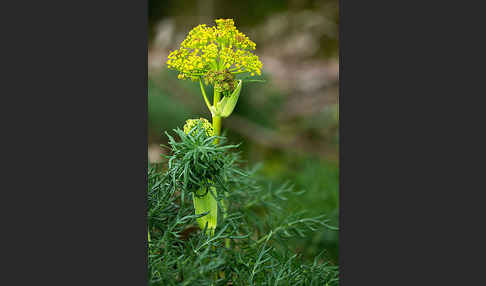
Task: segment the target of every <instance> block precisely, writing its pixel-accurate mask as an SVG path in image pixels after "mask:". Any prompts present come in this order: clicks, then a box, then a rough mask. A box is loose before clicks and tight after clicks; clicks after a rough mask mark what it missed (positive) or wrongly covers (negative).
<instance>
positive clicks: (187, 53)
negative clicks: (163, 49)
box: [167, 19, 262, 79]
mask: <svg viewBox="0 0 486 286" xmlns="http://www.w3.org/2000/svg"><path fill="white" fill-rule="evenodd" d="M215 22H216V26H213V27H208V26H206V25H205V24H202V25H198V26H197V27H195V28H194V29H192V30H191V31H190V32H189V34H188V35H187V37H186V39H184V41H182V43H181V46H180V48H179V49H178V50H175V51H172V52H171V53H170V54H169V56H168V60H167V65H168V67H169V69H173V70H176V71H178V72H179V79H194V78H195V77H202V78H204V79H206V77H207V76H208V75H210V74H211V73H210V72H223V71H224V72H230V73H233V74H234V73H242V72H248V73H251V74H252V75H254V73H257V74H259V75H260V74H261V72H260V70H261V68H262V63H261V62H260V60H259V59H258V56H256V55H255V54H253V53H252V51H253V50H255V47H256V44H255V43H254V42H253V41H251V40H250V39H249V38H248V37H247V36H245V35H244V34H243V33H241V32H240V31H238V30H237V29H236V27H235V23H234V21H233V19H217V20H216V21H215Z"/></svg>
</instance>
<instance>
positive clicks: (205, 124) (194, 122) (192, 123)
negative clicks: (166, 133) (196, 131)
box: [184, 117, 214, 137]
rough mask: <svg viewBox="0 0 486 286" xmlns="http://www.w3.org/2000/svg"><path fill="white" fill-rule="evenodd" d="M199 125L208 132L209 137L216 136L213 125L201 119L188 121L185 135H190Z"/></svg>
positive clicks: (185, 125) (185, 126)
mask: <svg viewBox="0 0 486 286" xmlns="http://www.w3.org/2000/svg"><path fill="white" fill-rule="evenodd" d="M198 124H201V125H202V127H203V128H204V131H205V132H206V135H207V136H209V137H210V136H214V130H213V125H212V124H211V123H210V122H209V121H208V120H207V119H206V118H202V117H201V118H199V119H188V120H187V121H186V124H184V133H186V134H189V132H190V131H191V130H192V129H193V128H194V127H195V126H197V125H198Z"/></svg>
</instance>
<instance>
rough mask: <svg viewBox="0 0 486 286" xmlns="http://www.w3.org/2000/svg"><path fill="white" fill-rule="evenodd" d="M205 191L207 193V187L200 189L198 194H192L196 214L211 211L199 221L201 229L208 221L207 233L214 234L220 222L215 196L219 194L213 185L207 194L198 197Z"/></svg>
mask: <svg viewBox="0 0 486 286" xmlns="http://www.w3.org/2000/svg"><path fill="white" fill-rule="evenodd" d="M204 193H206V190H205V189H201V190H198V191H197V192H196V194H193V195H192V199H193V202H194V209H195V212H196V214H202V213H205V212H209V213H208V214H207V215H205V216H203V217H200V218H198V219H197V223H198V224H199V227H200V228H201V229H204V228H205V227H206V223H207V224H208V228H207V230H206V234H210V235H211V236H212V235H214V229H215V228H216V224H217V222H218V202H217V201H216V198H215V197H214V196H216V195H217V194H216V188H215V187H211V188H210V191H209V192H207V193H206V195H204V196H203V197H198V196H199V195H203V194H204ZM211 193H213V194H211ZM213 195H214V196H213Z"/></svg>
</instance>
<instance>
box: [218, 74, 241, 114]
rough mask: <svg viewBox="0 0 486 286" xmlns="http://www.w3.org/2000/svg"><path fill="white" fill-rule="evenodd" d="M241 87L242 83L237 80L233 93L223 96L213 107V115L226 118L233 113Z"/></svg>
mask: <svg viewBox="0 0 486 286" xmlns="http://www.w3.org/2000/svg"><path fill="white" fill-rule="evenodd" d="M242 85H243V81H242V80H239V81H238V85H237V86H236V88H235V90H234V91H233V93H231V95H230V96H224V97H223V99H221V100H220V101H219V102H218V103H216V106H214V107H213V109H214V115H216V116H221V117H228V116H230V115H231V113H233V110H234V109H235V106H236V103H237V102H238V98H239V97H240V92H241V86H242Z"/></svg>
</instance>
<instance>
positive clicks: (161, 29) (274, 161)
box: [148, 0, 339, 264]
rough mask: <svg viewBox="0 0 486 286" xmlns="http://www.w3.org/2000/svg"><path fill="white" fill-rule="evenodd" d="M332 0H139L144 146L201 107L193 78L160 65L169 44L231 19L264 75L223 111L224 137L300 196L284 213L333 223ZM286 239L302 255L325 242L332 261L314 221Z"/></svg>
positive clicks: (154, 156)
mask: <svg viewBox="0 0 486 286" xmlns="http://www.w3.org/2000/svg"><path fill="white" fill-rule="evenodd" d="M338 5H339V3H338V1H337V0H322V1H310V0H308V1H305V0H299V1H276V0H265V1H263V0H247V1H223V0H198V1H196V0H186V1H174V0H173V1H165V0H149V27H148V30H149V51H148V68H149V72H148V130H149V135H148V136H149V138H148V149H149V150H148V151H149V160H150V161H151V162H160V161H161V158H160V153H163V152H165V151H164V150H163V149H161V147H160V144H165V143H166V137H165V135H164V131H171V130H172V129H174V128H176V127H182V126H183V125H184V122H185V120H186V119H188V118H199V117H205V118H207V119H210V114H209V113H208V110H207V108H206V106H205V104H204V102H203V99H202V96H201V93H200V90H199V86H198V84H197V83H193V82H190V81H182V80H177V74H176V73H175V72H172V71H168V70H167V66H166V65H165V62H166V60H167V55H168V53H169V50H174V49H177V48H178V47H179V44H180V43H181V41H182V40H183V39H184V38H185V36H186V34H187V33H188V32H189V31H190V29H192V28H193V27H195V26H196V25H198V24H203V23H204V24H207V25H213V24H214V19H218V18H232V19H234V20H235V23H236V26H237V28H238V29H239V30H240V31H241V32H243V33H244V34H246V35H247V36H248V37H249V38H250V39H251V40H253V41H254V42H255V43H256V45H257V48H256V51H255V53H256V54H257V55H258V56H259V57H260V60H261V61H262V63H263V70H262V72H263V74H262V77H263V78H265V79H266V80H267V82H266V83H264V84H262V83H248V84H246V85H245V86H244V87H243V89H242V92H241V96H240V99H239V102H238V105H237V107H236V109H235V112H234V113H233V114H232V115H231V117H230V118H228V119H224V120H223V132H226V135H227V136H228V137H229V139H230V142H233V143H238V142H243V145H242V147H241V149H242V151H243V157H244V159H245V160H247V161H248V164H249V165H254V164H256V163H258V162H261V163H263V167H262V169H261V175H262V176H264V177H265V178H267V179H268V180H269V181H271V182H275V183H281V182H284V181H290V182H292V183H293V184H294V185H295V189H296V190H297V191H300V190H305V191H306V193H305V194H304V195H301V196H295V197H292V198H290V200H289V201H288V203H287V206H286V208H287V209H288V211H289V212H292V211H298V210H307V211H308V212H309V213H310V214H311V215H319V214H326V215H327V216H328V217H329V218H330V219H331V222H332V225H335V226H338V214H339V210H338V206H339V161H338V159H339V158H338V157H339V156H338V147H339V142H338V139H339V136H338V124H339V121H338V117H339V116H338V105H337V104H338V87H339V83H338V71H339V60H338V56H339V55H338V47H339V44H338V23H339V19H338V15H339V10H338ZM291 246H292V247H293V248H294V249H295V250H296V251H298V252H300V253H302V254H303V255H304V257H305V258H311V257H313V256H315V255H317V254H318V253H319V252H321V251H323V250H325V251H326V255H327V257H328V258H329V259H331V260H332V261H334V262H335V263H336V264H337V259H338V232H336V231H329V230H323V231H321V232H317V233H314V234H312V235H310V236H309V237H308V238H307V239H295V240H293V241H292V242H291Z"/></svg>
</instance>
